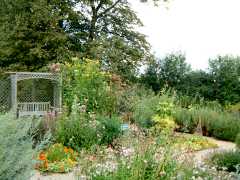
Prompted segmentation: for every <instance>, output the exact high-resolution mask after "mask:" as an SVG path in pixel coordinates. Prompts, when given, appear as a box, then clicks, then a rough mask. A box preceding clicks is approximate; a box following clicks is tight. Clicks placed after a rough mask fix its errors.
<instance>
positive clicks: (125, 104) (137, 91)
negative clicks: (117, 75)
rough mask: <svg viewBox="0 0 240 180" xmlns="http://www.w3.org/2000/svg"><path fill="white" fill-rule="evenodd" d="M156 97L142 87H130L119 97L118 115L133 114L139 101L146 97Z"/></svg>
mask: <svg viewBox="0 0 240 180" xmlns="http://www.w3.org/2000/svg"><path fill="white" fill-rule="evenodd" d="M146 96H147V97H152V96H154V92H153V91H151V90H149V89H146V88H145V87H143V86H140V85H129V86H127V87H125V88H124V89H123V90H122V93H120V95H119V96H118V97H117V113H118V114H122V113H128V112H133V111H134V107H135V105H136V103H137V102H138V101H140V100H141V99H143V98H144V97H146Z"/></svg>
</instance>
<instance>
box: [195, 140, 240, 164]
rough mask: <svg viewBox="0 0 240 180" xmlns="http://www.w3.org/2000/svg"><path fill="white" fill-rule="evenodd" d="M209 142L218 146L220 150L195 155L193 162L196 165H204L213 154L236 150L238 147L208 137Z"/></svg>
mask: <svg viewBox="0 0 240 180" xmlns="http://www.w3.org/2000/svg"><path fill="white" fill-rule="evenodd" d="M207 139H208V140H209V141H212V142H213V143H215V144H217V145H218V148H212V149H205V150H201V151H197V152H194V153H193V161H194V163H195V164H199V163H200V164H202V163H204V160H205V159H207V158H208V157H209V156H210V155H211V154H213V153H215V152H223V151H230V150H234V149H235V148H236V145H235V144H234V143H232V142H227V141H221V140H216V139H214V138H210V137H207Z"/></svg>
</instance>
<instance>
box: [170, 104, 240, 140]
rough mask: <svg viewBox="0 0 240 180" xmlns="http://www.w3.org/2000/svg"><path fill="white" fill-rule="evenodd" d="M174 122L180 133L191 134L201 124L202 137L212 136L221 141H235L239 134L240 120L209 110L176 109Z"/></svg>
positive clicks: (225, 113)
mask: <svg viewBox="0 0 240 180" xmlns="http://www.w3.org/2000/svg"><path fill="white" fill-rule="evenodd" d="M173 116H174V120H175V121H176V123H177V124H178V125H179V126H180V129H179V130H180V131H184V132H190V133H193V132H194V131H195V130H196V128H197V126H198V123H199V122H200V123H201V126H202V129H203V133H204V135H208V136H213V137H216V138H219V139H222V140H230V141H235V138H236V135H237V134H238V133H239V132H240V119H239V118H237V117H236V116H234V115H232V114H230V113H227V112H223V111H214V110H212V109H210V108H194V107H193V108H191V109H185V108H176V110H175V113H174V114H173Z"/></svg>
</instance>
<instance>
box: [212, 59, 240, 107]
mask: <svg viewBox="0 0 240 180" xmlns="http://www.w3.org/2000/svg"><path fill="white" fill-rule="evenodd" d="M209 71H210V74H211V75H212V77H213V79H214V80H213V81H214V83H213V90H214V94H213V96H214V97H215V99H217V100H219V101H220V102H221V103H223V104H224V103H237V102H240V57H238V56H237V57H234V56H230V55H226V56H218V57H216V58H215V59H210V60H209Z"/></svg>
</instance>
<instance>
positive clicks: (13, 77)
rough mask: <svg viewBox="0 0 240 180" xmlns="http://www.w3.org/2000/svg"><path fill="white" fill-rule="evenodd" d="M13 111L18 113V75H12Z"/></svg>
mask: <svg viewBox="0 0 240 180" xmlns="http://www.w3.org/2000/svg"><path fill="white" fill-rule="evenodd" d="M11 110H12V112H14V113H17V75H16V74H11Z"/></svg>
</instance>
